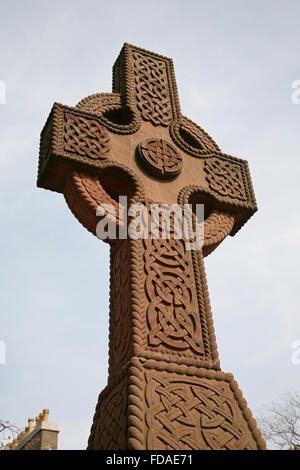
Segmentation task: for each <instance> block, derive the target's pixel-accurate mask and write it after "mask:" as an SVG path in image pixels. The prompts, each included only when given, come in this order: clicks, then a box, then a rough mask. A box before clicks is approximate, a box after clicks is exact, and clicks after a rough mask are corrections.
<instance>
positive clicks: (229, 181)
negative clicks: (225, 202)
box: [204, 158, 247, 201]
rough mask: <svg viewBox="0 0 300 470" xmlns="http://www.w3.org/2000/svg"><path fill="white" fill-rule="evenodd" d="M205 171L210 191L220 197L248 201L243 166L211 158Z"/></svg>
mask: <svg viewBox="0 0 300 470" xmlns="http://www.w3.org/2000/svg"><path fill="white" fill-rule="evenodd" d="M204 171H205V172H206V174H207V176H206V180H207V181H208V184H209V187H210V189H212V190H213V191H215V192H216V193H218V194H219V195H220V196H225V197H226V196H227V197H229V198H232V199H239V200H242V201H247V194H246V190H245V186H244V183H243V174H242V170H241V166H240V165H239V164H235V163H233V162H230V161H228V160H223V159H222V160H221V159H219V158H209V159H207V160H206V161H205V165H204Z"/></svg>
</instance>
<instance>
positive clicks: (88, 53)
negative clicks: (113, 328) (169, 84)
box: [0, 0, 300, 449]
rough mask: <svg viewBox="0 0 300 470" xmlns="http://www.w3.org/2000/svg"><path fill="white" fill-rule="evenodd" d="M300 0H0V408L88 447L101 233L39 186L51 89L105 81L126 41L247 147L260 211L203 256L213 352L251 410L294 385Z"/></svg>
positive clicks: (104, 340) (226, 143) (100, 340)
mask: <svg viewBox="0 0 300 470" xmlns="http://www.w3.org/2000/svg"><path fill="white" fill-rule="evenodd" d="M299 17H300V3H299V1H293V0H289V1H286V0H285V1H283V0H282V1H277V0H259V1H257V0H254V1H252V2H248V1H246V0H227V1H226V2H225V1H224V0H214V1H211V2H206V1H202V0H201V1H200V0H187V1H183V0H172V1H169V0H159V1H157V0H148V1H144V0H138V1H137V0H127V1H124V0H123V1H120V0H115V1H114V2H104V1H102V0H98V1H92V0H85V1H84V2H83V1H77V0H59V1H58V0H54V1H52V2H51V4H50V2H48V1H46V0H9V1H8V0H0V58H1V62H0V80H4V81H5V84H6V104H0V184H1V200H0V213H1V232H0V236H1V245H0V250H1V267H2V269H1V270H0V312H1V324H0V340H2V341H5V342H6V346H7V364H6V365H0V382H1V401H0V418H6V419H10V420H12V421H13V422H14V423H15V424H19V425H20V426H23V425H25V424H26V420H27V417H29V416H31V415H35V414H38V413H39V412H40V411H41V409H42V408H46V407H47V408H50V420H51V421H54V422H57V423H58V424H59V425H60V427H61V433H60V436H59V447H60V448H61V449H83V448H85V447H86V443H87V439H88V435H89V429H90V426H91V423H92V417H93V413H94V408H95V406H96V402H97V396H98V394H99V392H100V391H101V390H102V389H103V388H104V386H105V384H106V379H107V360H108V358H107V349H108V348H107V344H108V247H107V245H106V244H104V243H101V242H100V241H99V240H97V239H96V238H94V237H93V236H92V235H90V234H89V233H88V232H87V231H86V230H85V229H83V227H82V226H81V225H80V224H79V223H78V222H77V220H75V218H74V217H73V215H72V214H71V213H70V211H69V209H68V208H67V206H66V204H65V201H64V199H63V197H62V196H61V195H59V194H56V193H51V192H49V191H45V190H42V189H37V188H36V174H37V162H38V148H39V134H40V131H41V129H42V127H43V125H44V123H45V120H46V118H47V116H48V113H49V112H50V109H51V107H52V104H53V102H54V101H57V102H61V103H64V104H66V105H69V106H73V105H75V104H76V103H77V102H78V101H80V99H82V98H83V97H84V96H87V95H89V94H92V93H96V92H99V91H101V92H109V91H111V68H112V65H113V63H114V61H115V59H116V57H117V55H118V53H119V51H120V49H121V47H122V45H123V43H124V42H129V43H132V44H135V45H137V46H140V47H144V48H146V49H150V50H153V51H155V52H157V53H161V54H163V55H166V56H169V57H172V58H173V60H174V65H175V72H176V77H177V85H178V89H179V95H180V99H181V107H182V111H183V114H185V115H186V116H188V117H189V118H191V119H193V120H194V121H195V122H197V123H198V124H199V125H200V126H201V127H204V129H206V130H207V131H208V132H209V133H210V134H211V135H212V137H213V138H214V139H215V140H216V142H217V143H218V145H219V147H220V148H221V149H222V150H223V151H224V152H225V153H228V154H231V155H236V156H238V157H241V158H244V159H246V160H248V162H249V165H250V170H251V174H252V179H253V184H254V190H255V194H256V198H257V202H258V207H259V211H258V212H257V213H256V214H255V215H254V217H253V218H252V219H251V220H250V221H249V222H248V224H247V225H246V226H245V227H244V228H243V229H242V230H241V231H240V232H238V234H237V235H236V236H235V237H234V238H229V239H228V240H225V242H224V243H223V244H222V245H221V246H220V247H219V248H218V249H217V250H216V252H214V253H213V254H212V255H211V256H209V257H208V258H207V260H206V268H207V277H208V286H209V290H210V296H211V303H212V310H213V314H214V320H215V327H216V334H217V340H218V344H219V352H220V356H221V365H222V369H223V370H224V371H228V372H232V373H234V375H235V378H236V379H237V381H238V383H239V385H240V387H241V389H242V391H243V393H244V396H245V398H246V400H247V401H248V404H249V406H250V408H251V409H252V411H253V413H254V414H256V413H257V411H258V410H259V409H260V407H261V406H262V405H263V404H264V403H269V402H270V401H272V400H276V399H278V397H279V395H280V394H281V393H284V392H286V391H294V390H299V388H300V364H299V365H295V364H293V363H292V361H291V356H292V352H293V350H292V347H291V345H292V342H293V341H295V340H297V339H298V340H300V315H299V313H300V312H299V310H300V299H299V297H300V290H299V271H300V268H299V248H300V214H299V208H298V205H299V202H298V201H299V196H300V189H299V180H300V165H299V158H300V155H299V151H300V132H299V128H300V104H299V105H295V104H293V103H292V101H291V94H292V89H291V85H292V82H293V81H294V80H297V79H298V80H299V79H300V53H299V52H300V51H299V48H300V46H299V45H300V28H299Z"/></svg>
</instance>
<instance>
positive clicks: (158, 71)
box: [133, 50, 173, 126]
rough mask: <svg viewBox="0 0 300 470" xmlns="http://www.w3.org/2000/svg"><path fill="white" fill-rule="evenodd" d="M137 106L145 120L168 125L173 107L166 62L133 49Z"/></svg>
mask: <svg viewBox="0 0 300 470" xmlns="http://www.w3.org/2000/svg"><path fill="white" fill-rule="evenodd" d="M133 60H134V69H133V70H134V76H135V91H136V99H137V107H138V109H139V111H140V112H141V114H142V117H143V119H144V120H145V121H151V122H152V123H153V124H154V125H156V126H158V125H162V126H168V125H169V124H170V123H171V121H172V117H173V116H172V107H171V100H170V95H169V84H168V76H167V70H166V62H165V61H164V60H160V59H159V58H154V57H153V56H149V55H147V54H144V53H142V52H140V51H138V50H133Z"/></svg>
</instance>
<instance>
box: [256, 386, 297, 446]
mask: <svg viewBox="0 0 300 470" xmlns="http://www.w3.org/2000/svg"><path fill="white" fill-rule="evenodd" d="M257 421H258V423H259V426H260V429H261V432H262V434H263V436H264V438H265V439H266V441H269V442H270V443H273V444H274V445H275V446H276V448H279V449H291V450H299V449H300V395H299V393H298V392H295V393H291V392H288V393H286V394H284V395H282V396H281V397H280V398H279V402H277V403H274V402H273V403H272V404H271V405H267V406H265V407H264V412H263V413H262V414H260V416H259V417H258V419H257Z"/></svg>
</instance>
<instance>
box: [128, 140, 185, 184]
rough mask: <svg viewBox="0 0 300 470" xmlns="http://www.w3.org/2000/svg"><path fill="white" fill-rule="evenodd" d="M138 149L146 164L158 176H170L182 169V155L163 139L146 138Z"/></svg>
mask: <svg viewBox="0 0 300 470" xmlns="http://www.w3.org/2000/svg"><path fill="white" fill-rule="evenodd" d="M137 150H138V152H137V153H138V156H139V158H140V160H141V161H142V163H143V164H144V166H145V167H146V168H147V170H148V171H149V173H151V174H152V175H154V176H156V177H157V178H170V177H172V176H175V175H178V174H179V173H180V172H181V170H182V164H183V162H182V157H181V155H179V153H178V152H177V150H176V149H175V148H174V147H173V145H171V144H169V142H167V141H165V140H163V139H148V140H145V141H143V142H141V143H140V144H139V145H138V147H137Z"/></svg>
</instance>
